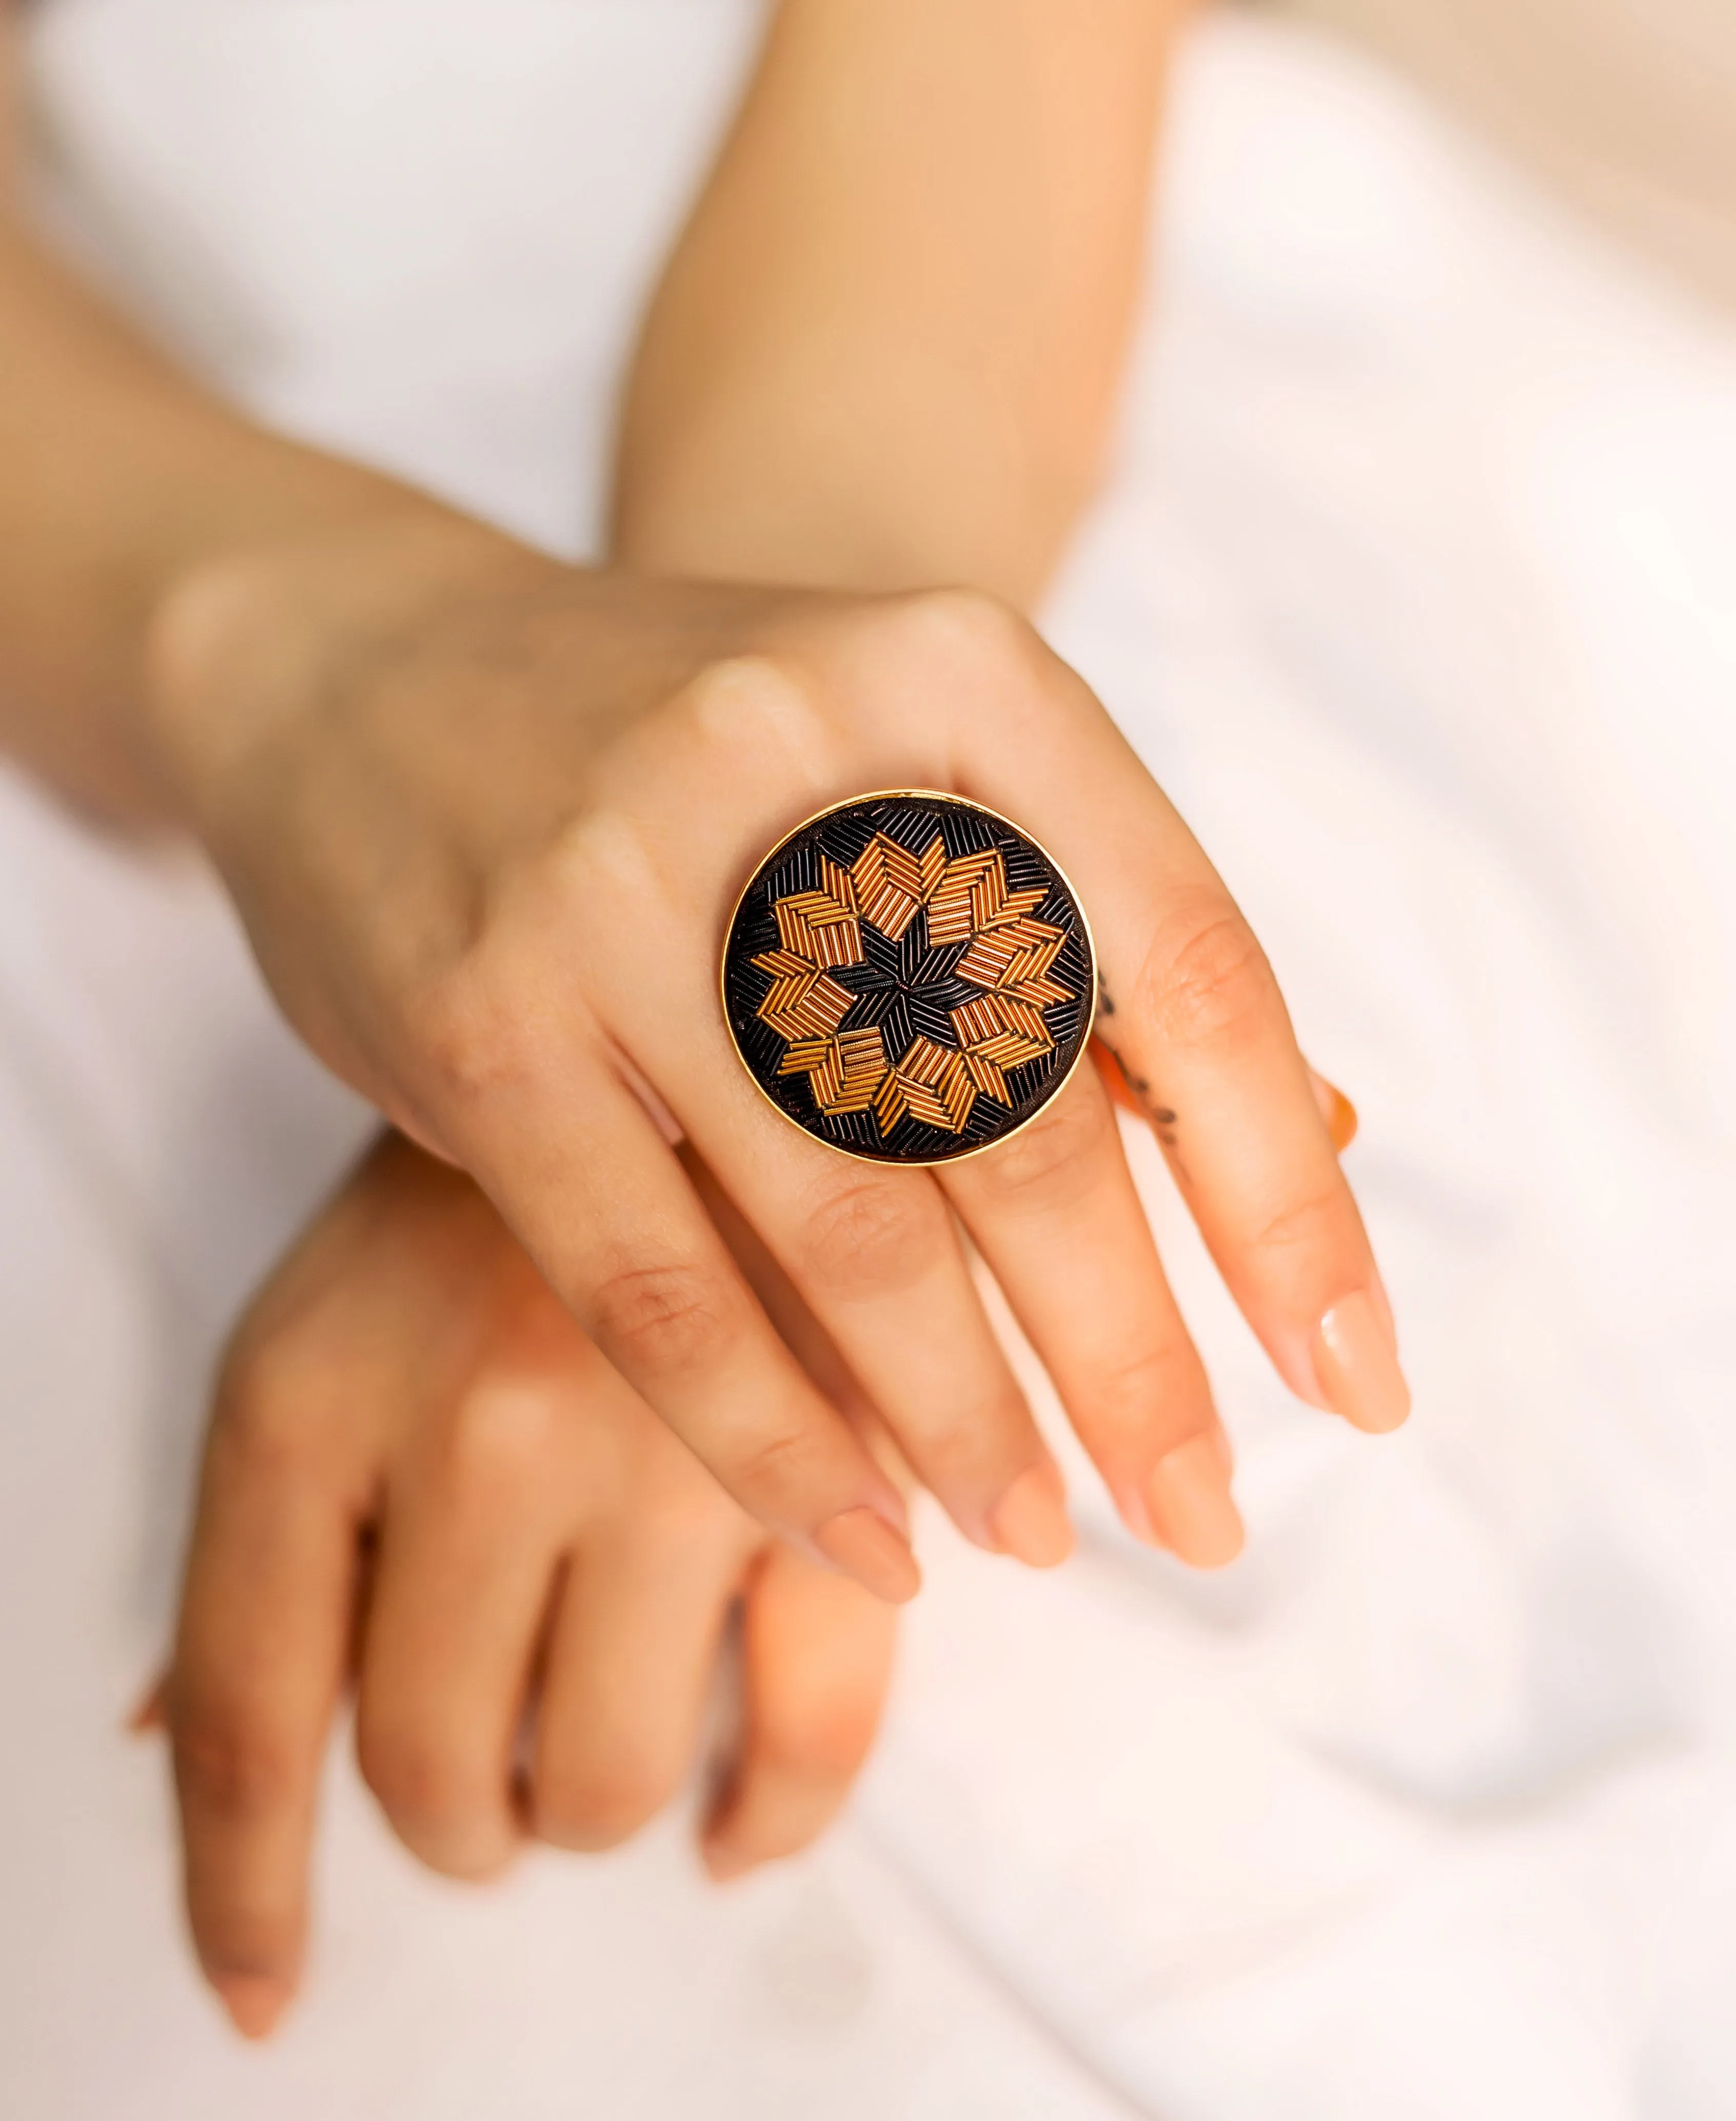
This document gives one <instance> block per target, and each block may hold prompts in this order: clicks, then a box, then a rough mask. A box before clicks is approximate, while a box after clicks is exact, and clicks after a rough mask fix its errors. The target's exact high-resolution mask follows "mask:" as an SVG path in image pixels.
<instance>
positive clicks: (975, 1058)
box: [753, 832, 1072, 1135]
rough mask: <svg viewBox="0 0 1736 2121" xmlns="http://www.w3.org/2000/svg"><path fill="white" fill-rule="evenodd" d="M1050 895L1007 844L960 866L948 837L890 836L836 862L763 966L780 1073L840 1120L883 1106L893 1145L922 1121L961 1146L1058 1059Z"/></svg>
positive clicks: (790, 914)
mask: <svg viewBox="0 0 1736 2121" xmlns="http://www.w3.org/2000/svg"><path fill="white" fill-rule="evenodd" d="M1043 896H1044V893H1043V888H1041V887H1040V886H1038V887H1037V888H1034V889H1027V890H1024V891H1014V890H1012V889H1011V888H1010V886H1009V883H1008V881H1007V874H1006V860H1005V859H1004V857H1003V856H1002V855H1001V850H1000V849H999V848H998V847H992V848H989V849H987V850H984V851H978V852H976V853H972V854H967V855H959V856H957V857H955V858H954V859H952V860H949V859H948V857H947V854H946V847H945V841H943V840H942V838H941V837H940V834H939V833H938V832H936V834H935V835H934V837H932V838H931V840H930V841H929V842H928V844H927V845H926V846H925V847H924V848H923V850H922V852H921V854H912V852H911V851H910V850H909V849H908V847H905V846H901V845H900V844H899V843H898V841H896V840H894V839H892V838H890V837H889V836H888V835H887V834H885V833H884V832H876V833H875V836H874V837H873V838H872V839H871V840H870V841H869V843H868V845H867V846H866V847H865V848H864V849H863V851H862V852H861V854H860V855H858V856H857V857H856V860H855V861H854V862H852V865H850V867H849V868H848V869H843V868H842V867H841V866H840V865H838V863H836V862H834V861H832V860H829V859H827V858H824V857H823V858H822V861H821V868H820V879H819V884H818V886H817V887H815V888H813V889H810V890H806V891H800V892H791V893H787V894H786V896H785V897H782V898H780V899H778V900H777V901H775V902H774V903H773V907H772V912H773V915H774V916H775V918H776V920H777V935H778V946H779V947H778V948H777V949H775V950H768V951H764V952H763V953H761V954H760V955H759V956H758V957H757V958H754V961H753V962H754V965H755V966H756V967H758V969H759V970H760V971H761V972H764V973H765V974H766V975H767V976H768V978H769V980H770V982H771V984H770V986H769V988H768V991H767V994H766V996H765V999H764V1000H763V1001H762V1002H761V1003H760V1005H759V1009H758V1014H759V1015H760V1017H761V1018H762V1019H763V1021H764V1022H765V1023H768V1024H769V1025H770V1026H771V1028H772V1030H774V1031H776V1032H777V1033H778V1034H779V1036H780V1037H782V1038H784V1039H785V1040H786V1042H787V1044H786V1050H785V1052H784V1055H783V1058H782V1061H781V1062H780V1064H779V1068H778V1073H779V1074H785V1075H789V1074H805V1075H806V1076H807V1077H808V1079H809V1082H810V1085H811V1087H812V1088H813V1092H814V1102H815V1103H816V1104H817V1105H818V1106H819V1109H820V1111H821V1112H824V1113H827V1114H828V1115H831V1116H838V1115H841V1114H843V1113H847V1112H866V1111H868V1110H870V1108H871V1109H872V1111H873V1112H874V1114H875V1118H876V1119H877V1121H879V1123H880V1130H881V1132H882V1134H883V1135H884V1134H889V1133H890V1132H891V1131H892V1130H893V1129H894V1127H895V1126H897V1125H898V1122H899V1121H901V1120H902V1119H903V1118H905V1117H906V1116H909V1117H911V1118H912V1119H916V1120H918V1121H922V1123H923V1124H924V1125H925V1126H934V1127H940V1128H943V1129H944V1130H946V1131H947V1132H948V1133H950V1134H958V1133H959V1132H961V1131H962V1130H963V1129H964V1125H965V1122H966V1121H968V1118H969V1116H970V1113H971V1109H972V1107H973V1105H974V1104H975V1102H976V1101H977V1099H978V1098H979V1097H987V1098H993V1099H995V1100H996V1102H999V1103H1001V1104H1010V1102H1011V1099H1010V1096H1009V1093H1008V1088H1007V1082H1006V1074H1007V1071H1008V1070H1010V1069H1013V1068H1017V1067H1019V1066H1020V1065H1023V1064H1024V1062H1025V1061H1035V1060H1038V1059H1040V1058H1041V1056H1043V1054H1045V1053H1048V1052H1049V1051H1052V1049H1053V1047H1054V1039H1053V1037H1052V1035H1051V1033H1050V1032H1049V1028H1048V1024H1047V1023H1046V1022H1045V1021H1044V1019H1043V1010H1044V1009H1046V1008H1048V1007H1049V1006H1050V1005H1052V1004H1054V1003H1056V1002H1062V1001H1067V1000H1071V998H1072V995H1071V989H1070V988H1067V987H1064V986H1061V985H1060V984H1059V983H1058V982H1057V981H1055V980H1054V979H1052V977H1050V972H1051V968H1052V966H1053V964H1054V962H1055V958H1056V957H1057V954H1058V953H1059V952H1060V950H1061V948H1062V944H1064V943H1065V941H1066V935H1065V932H1064V931H1063V930H1061V929H1059V928H1057V927H1055V926H1053V925H1052V924H1051V923H1049V922H1048V921H1040V920H1038V918H1037V916H1036V911H1035V909H1036V907H1038V906H1039V905H1040V904H1041V903H1042V902H1043Z"/></svg>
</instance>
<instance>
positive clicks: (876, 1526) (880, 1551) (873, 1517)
mask: <svg viewBox="0 0 1736 2121" xmlns="http://www.w3.org/2000/svg"><path fill="white" fill-rule="evenodd" d="M813 1539H814V1545H815V1546H816V1547H817V1548H818V1549H819V1552H820V1553H821V1554H822V1555H824V1557H825V1558H826V1559H827V1560H828V1561H829V1562H830V1563H831V1564H832V1566H833V1568H834V1569H842V1571H843V1573H844V1574H845V1575H846V1576H853V1577H854V1578H856V1582H857V1583H860V1584H861V1587H862V1588H863V1589H864V1590H865V1591H870V1592H872V1593H873V1594H874V1596H875V1597H876V1598H884V1600H885V1601H886V1603H887V1604H888V1605H889V1606H903V1605H906V1604H908V1602H909V1601H910V1600H911V1599H912V1598H914V1597H915V1596H916V1595H917V1592H918V1591H920V1590H921V1589H922V1570H921V1569H918V1568H917V1558H916V1556H915V1555H913V1554H912V1552H911V1550H910V1542H909V1541H908V1540H907V1539H905V1538H904V1536H903V1534H902V1533H900V1532H899V1531H898V1530H897V1528H896V1527H894V1526H892V1525H889V1524H888V1523H887V1522H886V1520H885V1518H884V1517H882V1516H881V1515H880V1512H879V1511H878V1510H875V1509H870V1508H869V1507H868V1505H867V1504H866V1503H861V1504H860V1505H858V1507H857V1508H855V1509H853V1510H841V1511H839V1513H838V1515H837V1516H836V1517H829V1518H828V1520H827V1521H826V1522H825V1523H824V1524H823V1525H822V1526H821V1527H819V1530H818V1531H816V1532H814V1535H813Z"/></svg>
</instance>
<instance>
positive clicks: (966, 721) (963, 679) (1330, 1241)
mask: <svg viewBox="0 0 1736 2121" xmlns="http://www.w3.org/2000/svg"><path fill="white" fill-rule="evenodd" d="M917 622H920V626H926V628H927V630H928V636H929V638H928V641H927V654H928V658H929V661H930V664H931V666H932V667H931V686H930V688H929V690H928V692H927V695H926V702H925V705H926V710H927V711H928V712H929V714H930V716H931V717H933V716H936V708H937V703H938V702H944V711H945V716H946V725H947V731H948V740H949V741H950V744H951V746H952V747H953V748H954V754H955V767H954V771H955V775H956V784H957V785H959V787H960V789H961V790H962V792H964V794H966V795H969V796H972V797H973V798H975V799H977V800H978V801H979V802H982V803H985V804H988V805H990V806H991V807H992V808H993V809H998V810H1001V811H1002V812H1004V813H1006V814H1008V815H1010V816H1011V817H1014V818H1017V819H1018V821H1019V822H1020V824H1022V825H1023V826H1024V827H1025V828H1026V829H1027V830H1029V831H1030V832H1034V833H1035V834H1036V836H1037V837H1038V838H1039V839H1040V840H1041V841H1043V844H1044V845H1045V846H1048V848H1049V850H1050V851H1051V852H1052V854H1053V855H1055V857H1056V859H1057V860H1058V861H1059V862H1060V863H1061V864H1062V865H1063V867H1064V868H1066V870H1067V872H1068V874H1070V876H1071V879H1072V881H1073V883H1074V884H1075V886H1076V888H1077V889H1078V891H1079V893H1080V897H1081V898H1082V900H1083V902H1084V903H1085V905H1086V906H1087V907H1089V908H1090V915H1091V920H1092V924H1093V928H1094V936H1095V940H1096V944H1097V949H1098V958H1099V972H1100V974H1101V980H1102V988H1101V1005H1100V1010H1099V1021H1098V1031H1099V1035H1100V1036H1101V1037H1103V1039H1104V1042H1105V1043H1106V1044H1107V1045H1108V1046H1110V1047H1112V1048H1113V1051H1115V1053H1116V1054H1117V1055H1118V1057H1119V1059H1120V1061H1121V1062H1122V1067H1123V1069H1124V1070H1126V1073H1127V1078H1128V1080H1129V1082H1130V1084H1132V1088H1133V1089H1134V1091H1135V1093H1136V1094H1137V1095H1138V1097H1139V1098H1140V1099H1141V1102H1142V1103H1143V1105H1144V1107H1145V1108H1146V1112H1147V1115H1148V1116H1149V1117H1150V1119H1151V1121H1152V1122H1153V1124H1154V1126H1155V1128H1156V1130H1157V1134H1158V1139H1159V1140H1160V1142H1161V1144H1163V1147H1164V1152H1165V1154H1166V1155H1167V1157H1168V1158H1169V1164H1170V1168H1171V1169H1172V1171H1173V1172H1174V1175H1175V1177H1176V1181H1177V1183H1178V1186H1179V1187H1180V1189H1181V1191H1182V1193H1183V1197H1184V1199H1185V1200H1186V1201H1187V1203H1188V1208H1189V1210H1190V1211H1191V1212H1192V1215H1193V1217H1194V1219H1195V1221H1196V1222H1197V1224H1198V1226H1199V1228H1200V1231H1201V1233H1202V1236H1203V1237H1204V1238H1205V1240H1206V1244H1207V1246H1208V1247H1209V1248H1210V1250H1211V1254H1212V1256H1213V1258H1214V1259H1215V1261H1216V1264H1217V1266H1218V1269H1219V1271H1220V1273H1221V1274H1222V1275H1223V1276H1224V1279H1225V1282H1226V1284H1228V1286H1229V1288H1230V1292H1231V1294H1233V1295H1234V1298H1235V1299H1236V1301H1237V1303H1238V1304H1239V1306H1240V1308H1241V1309H1242V1311H1243V1312H1244V1316H1245V1317H1247V1318H1248V1322H1249V1323H1250V1324H1251V1325H1252V1326H1253V1328H1254V1331H1256V1332H1257V1333H1258V1336H1260V1339H1261V1340H1262V1343H1263V1344H1264V1345H1265V1347H1266V1349H1267V1352H1268V1354H1270V1355H1271V1357H1272V1360H1273V1362H1274V1363H1275V1364H1276V1367H1277V1368H1278V1370H1279V1372H1280V1373H1281V1375H1282V1376H1283V1377H1285V1379H1286V1382H1288V1383H1289V1384H1290V1387H1291V1388H1292V1389H1293V1390H1294V1391H1296V1392H1297V1393H1298V1394H1299V1395H1300V1396H1301V1397H1302V1398H1304V1399H1305V1400H1308V1401H1310V1402H1311V1403H1312V1404H1314V1405H1318V1406H1323V1407H1332V1408H1334V1409H1336V1410H1337V1411H1338V1412H1339V1413H1340V1414H1342V1415H1345V1416H1346V1419H1350V1420H1351V1421H1352V1422H1354V1423H1355V1424H1356V1425H1357V1426H1359V1427H1360V1428H1363V1429H1370V1430H1379V1429H1390V1428H1393V1427H1396V1426H1397V1425H1398V1423H1399V1422H1401V1421H1402V1419H1404V1417H1405V1415H1406V1413H1407V1411H1408V1408H1409V1394H1408V1391H1407V1388H1406V1386H1405V1383H1404V1379H1403V1375H1402V1372H1401V1370H1400V1368H1399V1366H1398V1354H1397V1344H1396V1340H1395V1339H1394V1336H1393V1330H1392V1314H1391V1310H1390V1308H1389V1306H1388V1303H1387V1301H1386V1298H1385V1294H1384V1290H1383V1289H1382V1287H1381V1284H1380V1279H1379V1275H1378V1273H1377V1272H1376V1270H1375V1266H1374V1256H1373V1253H1372V1252H1371V1250H1370V1246H1369V1242H1368V1238H1367V1234H1366V1233H1365V1230H1364V1228H1363V1225H1362V1219H1361V1217H1360V1214H1358V1212H1357V1210H1356V1202H1355V1201H1354V1200H1353V1199H1352V1198H1351V1192H1350V1189H1349V1187H1348V1186H1346V1183H1345V1181H1344V1177H1343V1174H1342V1172H1341V1171H1340V1169H1339V1168H1338V1163H1337V1157H1336V1156H1335V1154H1333V1149H1332V1140H1331V1138H1330V1136H1329V1135H1328V1130H1327V1127H1326V1125H1325V1124H1324V1122H1323V1119H1322V1116H1321V1113H1320V1110H1319V1107H1318V1105H1317V1103H1316V1102H1315V1099H1314V1093H1313V1091H1312V1090H1311V1088H1310V1087H1309V1074H1308V1069H1307V1066H1306V1064H1305V1063H1304V1061H1303V1058H1302V1056H1301V1054H1300V1051H1298V1049H1297V1046H1296V1042H1295V1035H1294V1033H1293V1032H1292V1030H1291V1028H1290V1019H1289V1014H1288V1012H1287V1011H1286V1009H1285V1006H1284V1002H1283V998H1282V996H1281V995H1280V993H1279V991H1278V986H1277V983H1276V980H1275V979H1274V978H1273V977H1272V968H1271V967H1270V965H1269V964H1268V963H1267V960H1266V958H1265V955H1264V953H1262V950H1261V949H1260V947H1259V945H1258V942H1257V941H1256V940H1255V939H1254V937H1253V933H1252V931H1251V930H1250V929H1249V928H1248V923H1247V921H1245V920H1244V917H1243V916H1242V914H1241V912H1240V911H1239V908H1238V907H1237V906H1236V905H1235V902H1234V900H1233V899H1232V898H1231V897H1230V893H1229V892H1228V891H1227V890H1226V888H1225V885H1224V883H1223V881H1222V879H1220V877H1219V876H1218V875H1217V874H1216V871H1215V870H1214V869H1213V868H1212V867H1211V864H1210V862H1209V861H1207V860H1206V856H1205V855H1204V853H1203V852H1202V850H1201V848H1200V847H1199V845H1198V843H1197V841H1195V840H1194V838H1193V837H1192V834H1191V833H1190V832H1188V829H1187V827H1185V826H1184V825H1183V823H1182V822H1181V820H1180V818H1178V816H1177V815H1176V813H1175V812H1174V809H1172V808H1171V806H1170V805H1169V803H1168V801H1167V800H1166V799H1165V798H1164V795H1163V794H1162V792H1161V791H1160V790H1159V789H1158V788H1157V786H1156V785H1155V783H1154V782H1153V781H1152V780H1151V779H1150V776H1149V775H1148V774H1147V773H1146V771H1145V769H1144V767H1142V766H1141V763H1140V762H1139V760H1138V759H1137V758H1136V756H1135V755H1134V753H1133V752H1132V750H1131V748H1129V747H1128V745H1127V743H1126V741H1125V740H1124V739H1122V736H1121V735H1120V734H1119V733H1118V731H1117V730H1116V729H1115V727H1114V725H1113V723H1112V722H1111V721H1110V720H1109V718H1108V716H1107V715H1105V714H1104V712H1103V711H1102V709H1101V707H1100V706H1099V705H1098V703H1097V702H1095V701H1094V699H1093V698H1092V697H1091V696H1090V692H1089V691H1088V689H1087V688H1085V686H1084V685H1083V683H1081V682H1080V679H1079V678H1076V676H1075V675H1074V674H1072V673H1071V671H1069V670H1067V669H1066V667H1065V666H1064V665H1063V664H1061V663H1060V662H1059V661H1058V660H1057V659H1056V658H1055V657H1053V656H1052V655H1050V653H1049V652H1048V650H1047V649H1045V648H1044V647H1043V646H1042V644H1041V643H1040V641H1038V640H1037V638H1036V636H1035V635H1034V634H1033V633H1031V632H1029V629H1024V628H1022V627H1018V626H1017V624H1016V622H1013V621H1011V620H1010V619H1006V618H986V617H985V614H984V608H983V607H982V604H980V603H979V602H978V600H975V599H959V598H951V599H946V598H940V599H927V600H926V602H924V603H922V604H919V605H918V606H917ZM913 623H915V622H913ZM919 630H920V627H919ZM936 639H938V642H939V646H938V647H937V646H936ZM947 659H950V660H947ZM943 661H944V662H945V677H946V679H947V682H946V683H945V685H944V687H940V688H936V686H935V685H934V684H933V683H932V678H933V673H934V669H938V668H939V666H940V664H941V663H942V662H943ZM898 676H899V674H898V671H897V669H895V668H894V667H892V662H891V660H890V659H888V658H886V657H884V656H883V657H882V658H881V659H880V665H879V669H878V672H877V675H876V681H875V682H876V684H877V686H878V687H879V688H880V689H879V691H877V692H876V693H875V699H874V701H873V702H872V708H873V709H875V710H877V711H880V712H881V713H882V714H883V715H884V716H890V717H892V718H894V726H897V725H898V723H899V722H901V721H903V722H908V720H909V718H910V716H911V715H912V706H910V704H909V703H908V700H907V699H906V698H905V697H904V696H905V695H906V694H907V693H908V684H906V685H903V686H900V684H899V683H898ZM859 711H868V708H867V706H866V703H865V706H864V707H863V708H862V709H861V710H859ZM990 728H992V729H993V730H994V731H995V741H994V743H993V744H985V743H984V742H983V740H982V731H983V730H987V729H990Z"/></svg>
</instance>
